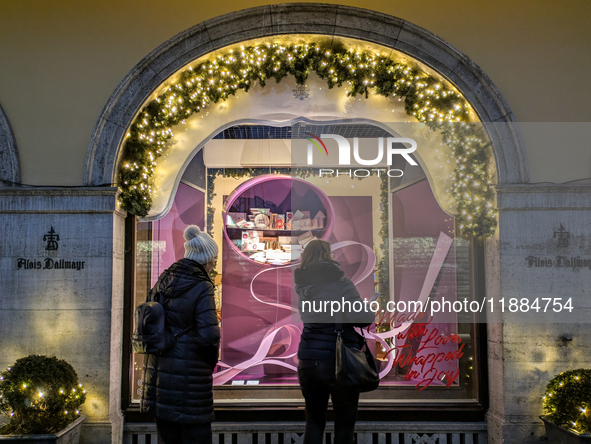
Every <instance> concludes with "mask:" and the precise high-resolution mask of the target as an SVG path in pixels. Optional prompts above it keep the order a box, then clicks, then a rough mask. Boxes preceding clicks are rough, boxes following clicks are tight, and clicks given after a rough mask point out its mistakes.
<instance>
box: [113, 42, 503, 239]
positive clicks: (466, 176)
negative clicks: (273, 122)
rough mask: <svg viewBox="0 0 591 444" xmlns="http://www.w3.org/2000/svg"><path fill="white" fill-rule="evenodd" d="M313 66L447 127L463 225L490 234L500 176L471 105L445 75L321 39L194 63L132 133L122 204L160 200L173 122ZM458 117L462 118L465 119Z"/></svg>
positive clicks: (140, 211) (140, 210)
mask: <svg viewBox="0 0 591 444" xmlns="http://www.w3.org/2000/svg"><path fill="white" fill-rule="evenodd" d="M311 72H315V73H316V74H317V75H318V76H319V77H320V78H321V79H324V80H326V82H327V84H328V87H329V88H333V87H335V86H338V87H341V86H343V84H347V86H346V94H347V95H348V96H351V97H354V96H356V95H358V94H361V95H363V96H365V97H366V98H367V97H369V94H370V93H374V92H375V93H376V94H379V95H382V96H385V97H389V96H398V97H400V98H404V99H405V102H404V107H405V111H406V113H407V114H409V115H410V116H413V117H415V118H416V119H417V120H418V121H419V122H424V123H426V124H427V125H428V126H429V127H430V128H431V130H434V131H440V132H441V133H442V136H443V140H444V143H446V144H448V145H449V146H450V148H451V149H452V156H453V158H454V160H455V161H456V162H457V166H456V168H455V177H454V186H453V189H452V190H451V192H452V193H453V196H454V198H455V200H456V201H457V203H458V211H459V214H458V216H457V219H458V222H459V226H460V230H461V231H462V232H463V233H464V234H468V235H474V236H490V235H492V233H493V232H494V229H495V226H496V219H495V218H496V210H495V209H494V208H493V205H492V199H493V189H492V182H491V180H490V178H489V177H488V174H487V165H488V162H489V156H488V155H487V153H486V147H487V144H486V142H485V141H483V140H481V139H480V138H479V137H478V136H477V129H476V125H474V124H470V123H466V122H467V120H468V113H469V105H468V104H467V102H466V101H465V99H464V98H463V97H462V96H461V95H460V94H459V93H457V92H455V91H453V90H452V89H449V88H446V87H445V86H444V85H442V84H441V82H440V81H439V80H438V79H436V78H434V77H432V76H430V75H428V74H426V73H423V72H420V71H418V70H417V69H414V68H412V67H410V66H408V65H406V64H403V63H397V62H395V61H394V60H391V59H389V58H388V57H383V56H378V55H375V54H372V53H368V52H356V51H353V50H349V49H346V48H345V47H343V46H338V47H332V48H324V47H321V46H319V45H317V44H316V43H313V42H310V43H308V44H299V45H296V44H292V45H282V44H277V43H265V44H261V45H259V46H253V47H247V48H244V47H242V48H240V49H238V50H231V49H230V50H228V51H227V52H226V53H225V54H223V55H218V56H217V57H213V58H212V59H210V60H208V61H206V62H203V63H200V64H198V65H197V66H191V67H189V68H187V69H185V70H183V71H182V72H180V73H179V76H178V78H179V80H178V82H177V83H175V84H173V85H170V86H169V87H168V88H167V89H166V91H165V92H164V93H162V94H160V95H159V96H158V97H157V98H156V99H155V100H153V101H151V102H150V103H148V104H147V105H146V106H145V107H144V108H143V109H142V110H141V111H140V113H139V115H138V116H137V118H136V120H135V121H134V123H133V124H132V125H131V128H130V130H129V132H128V134H127V136H126V140H125V146H124V150H123V161H122V164H121V168H120V172H119V186H120V189H121V194H120V200H121V203H122V207H123V208H124V209H126V210H127V211H129V212H130V213H132V214H136V215H138V216H145V215H147V213H148V211H149V209H150V206H151V203H152V199H151V193H152V185H151V184H150V179H151V177H152V175H153V173H154V167H155V166H156V165H157V163H156V160H157V159H158V158H159V157H160V156H162V154H163V151H164V150H165V148H166V143H167V141H168V140H170V139H171V138H172V137H173V136H174V134H173V131H172V128H173V127H175V126H176V125H179V124H184V123H185V119H187V118H188V117H190V116H191V115H193V114H195V113H199V112H201V111H202V110H204V109H206V108H207V107H208V106H209V105H211V104H212V103H217V102H219V101H220V100H226V99H227V98H228V97H229V96H231V95H235V94H236V91H238V90H244V91H248V90H249V89H250V88H251V86H252V85H253V84H255V83H259V84H260V85H261V86H265V84H266V82H267V81H268V80H270V79H274V80H275V81H277V82H279V81H281V80H282V79H283V78H284V77H286V76H287V75H293V76H294V77H295V80H296V82H297V84H299V85H303V84H305V82H306V80H307V79H308V76H309V74H310V73H311ZM458 124H460V125H459V126H458Z"/></svg>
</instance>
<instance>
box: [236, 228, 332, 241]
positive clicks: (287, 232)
mask: <svg viewBox="0 0 591 444" xmlns="http://www.w3.org/2000/svg"><path fill="white" fill-rule="evenodd" d="M243 231H261V232H263V233H265V234H268V235H270V236H290V235H301V234H304V233H308V232H310V233H312V234H315V233H316V234H319V233H323V232H324V231H325V229H324V228H316V229H314V230H270V229H264V230H260V229H258V228H238V227H228V226H226V232H227V233H228V237H229V238H230V239H235V238H234V237H233V236H236V235H237V236H241V235H242V232H243Z"/></svg>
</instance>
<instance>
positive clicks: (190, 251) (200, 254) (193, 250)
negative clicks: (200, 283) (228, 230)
mask: <svg viewBox="0 0 591 444" xmlns="http://www.w3.org/2000/svg"><path fill="white" fill-rule="evenodd" d="M183 236H184V238H185V240H186V241H187V242H185V257H186V258H187V259H193V260H194V261H195V262H198V263H200V264H206V263H208V262H209V261H211V260H212V259H214V258H216V257H217V256H218V246H217V244H216V243H215V241H214V240H213V239H212V238H211V236H210V235H209V234H207V233H204V232H202V231H201V230H200V229H199V227H198V226H197V225H189V226H188V227H187V228H185V232H184V233H183Z"/></svg>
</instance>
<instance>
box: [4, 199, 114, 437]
mask: <svg viewBox="0 0 591 444" xmlns="http://www.w3.org/2000/svg"><path fill="white" fill-rule="evenodd" d="M116 192H117V190H116V188H69V189H65V188H19V189H17V188H2V189H0V235H1V236H2V241H1V242H0V274H1V282H2V291H0V337H1V338H2V340H1V342H0V368H6V367H7V366H8V365H10V364H11V363H13V362H14V361H15V360H16V359H18V358H20V357H24V356H27V355H29V354H32V353H35V354H43V355H49V356H52V355H55V356H57V357H58V358H60V359H65V360H66V361H68V362H69V363H70V364H71V365H72V366H73V367H74V369H75V370H76V372H77V373H78V377H79V379H80V381H81V383H82V384H83V385H84V387H85V388H86V391H87V400H86V403H85V404H84V405H83V407H82V411H83V413H84V414H86V415H87V416H88V419H87V421H86V422H85V424H84V427H83V432H82V433H83V436H82V441H81V442H83V443H107V442H112V443H119V442H121V439H122V430H123V416H122V413H121V408H120V404H121V343H122V327H123V318H122V316H123V243H124V217H125V212H124V211H122V210H120V209H119V208H118V205H117V201H116ZM51 231H53V233H51ZM58 236H59V240H58ZM48 247H49V249H48ZM55 247H57V249H52V248H55Z"/></svg>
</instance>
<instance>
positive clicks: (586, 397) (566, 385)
mask: <svg viewBox="0 0 591 444" xmlns="http://www.w3.org/2000/svg"><path fill="white" fill-rule="evenodd" d="M543 399H544V410H545V411H546V417H547V418H548V419H549V420H550V421H552V422H553V423H554V424H556V425H559V426H563V427H567V428H569V429H572V430H574V431H575V432H577V433H591V369H583V368H581V369H577V370H570V371H567V372H563V373H560V374H559V375H557V376H555V377H554V379H552V380H551V381H550V382H549V383H548V385H547V386H546V395H545V396H544V398H543Z"/></svg>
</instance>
